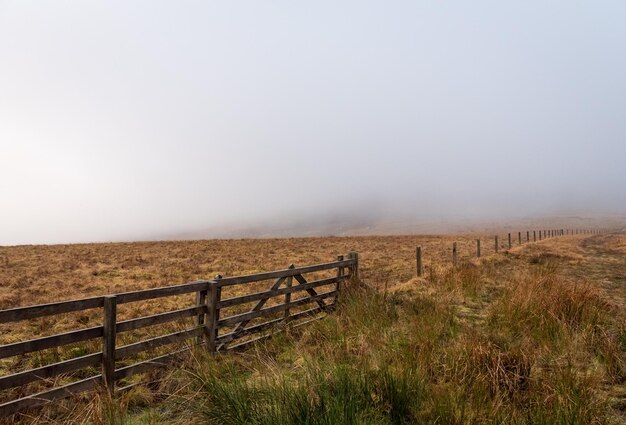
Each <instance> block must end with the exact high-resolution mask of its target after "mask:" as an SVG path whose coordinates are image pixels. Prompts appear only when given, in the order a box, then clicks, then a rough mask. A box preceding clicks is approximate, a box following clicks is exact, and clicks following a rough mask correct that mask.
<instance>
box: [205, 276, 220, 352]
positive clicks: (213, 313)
mask: <svg viewBox="0 0 626 425" xmlns="http://www.w3.org/2000/svg"><path fill="white" fill-rule="evenodd" d="M217 277H219V278H221V276H217ZM218 280H220V279H217V280H215V281H212V282H211V283H210V284H209V294H208V297H207V326H206V328H205V329H206V345H207V350H208V351H209V353H211V354H213V353H215V352H216V348H217V346H216V345H215V339H216V338H217V331H218V328H217V320H218V315H217V312H218V311H219V308H218V303H219V302H220V299H219V297H220V295H221V294H220V293H219V292H218V291H217V290H218V287H217V285H218V283H217V281H218Z"/></svg>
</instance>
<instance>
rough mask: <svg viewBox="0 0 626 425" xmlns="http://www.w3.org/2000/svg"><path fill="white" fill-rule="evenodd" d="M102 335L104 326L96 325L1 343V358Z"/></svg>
mask: <svg viewBox="0 0 626 425" xmlns="http://www.w3.org/2000/svg"><path fill="white" fill-rule="evenodd" d="M101 336H102V326H96V327H93V328H87V329H81V330H78V331H71V332H66V333H62V334H57V335H52V336H46V337H43V338H37V339H31V340H29V341H23V342H16V343H13V344H7V345H1V346H0V359H3V358H5V357H11V356H17V355H19V354H26V353H32V352H33V351H40V350H45V349H46V348H52V347H60V346H63V345H67V344H72V343H75V342H81V341H87V340H89V339H94V338H100V337H101Z"/></svg>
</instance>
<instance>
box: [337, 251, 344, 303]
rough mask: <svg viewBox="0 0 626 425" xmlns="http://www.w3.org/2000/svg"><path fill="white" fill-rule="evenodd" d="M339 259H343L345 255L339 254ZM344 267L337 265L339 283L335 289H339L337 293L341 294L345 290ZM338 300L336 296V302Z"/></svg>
mask: <svg viewBox="0 0 626 425" xmlns="http://www.w3.org/2000/svg"><path fill="white" fill-rule="evenodd" d="M337 261H343V255H339V256H338V257H337ZM343 271H344V268H343V267H337V279H336V280H337V283H336V285H335V289H336V290H337V294H338V295H340V294H341V292H342V291H343V285H342V283H343ZM336 302H337V297H335V303H336Z"/></svg>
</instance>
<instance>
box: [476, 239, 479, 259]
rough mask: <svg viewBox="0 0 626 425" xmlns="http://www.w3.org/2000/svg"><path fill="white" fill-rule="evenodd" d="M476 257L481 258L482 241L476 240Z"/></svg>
mask: <svg viewBox="0 0 626 425" xmlns="http://www.w3.org/2000/svg"><path fill="white" fill-rule="evenodd" d="M476 256H477V257H478V258H480V239H476Z"/></svg>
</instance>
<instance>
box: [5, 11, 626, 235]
mask: <svg viewBox="0 0 626 425" xmlns="http://www.w3.org/2000/svg"><path fill="white" fill-rule="evenodd" d="M625 17H626V3H623V2H618V1H603V2H594V3H571V2H565V1H556V2H550V3H547V4H546V3H544V2H538V1H533V2H524V3H523V4H510V3H506V4H505V3H500V2H492V1H477V2H472V3H471V4H465V3H451V2H396V3H393V4H389V3H383V2H342V3H341V4H336V3H334V2H332V3H331V2H315V3H312V4H296V3H290V2H284V1H273V2H264V3H258V2H246V3H232V2H228V3H223V2H220V3H218V2H207V3H201V2H176V3H168V2H147V1H137V2H132V3H128V2H121V1H108V2H78V1H66V2H54V3H47V2H37V1H23V2H17V1H3V0H0V76H1V77H2V78H0V199H1V201H2V204H1V208H0V245H9V244H10V245H12V244H26V243H57V242H87V241H118V240H136V239H143V240H145V239H155V238H163V237H168V236H169V237H177V235H185V234H199V235H200V234H202V232H205V231H211V229H213V231H216V230H215V229H219V228H220V227H223V228H224V229H225V231H226V230H227V231H232V232H233V234H236V233H237V231H238V230H237V229H240V232H244V231H245V229H250V228H255V229H258V228H259V227H263V226H267V229H268V231H272V229H274V230H273V231H275V232H280V230H281V226H283V227H284V229H283V230H285V231H286V230H289V229H292V230H291V231H293V232H296V233H297V231H298V228H300V229H302V230H303V232H304V231H305V230H306V229H307V228H308V227H307V226H309V223H312V224H311V225H313V224H316V223H317V225H319V226H330V224H328V223H331V224H332V223H333V222H334V223H335V226H342V225H345V226H352V225H354V226H356V225H358V224H360V223H362V222H365V221H367V220H373V221H376V220H378V221H379V222H383V221H384V222H393V221H394V220H396V221H401V220H407V219H412V218H414V219H415V221H416V222H418V223H419V221H420V220H422V221H427V220H432V219H438V220H441V221H442V222H445V221H449V222H451V223H452V222H453V221H454V220H457V223H459V225H461V224H462V223H464V222H467V223H469V222H482V221H489V220H494V221H498V222H502V221H504V220H506V219H507V218H510V219H511V220H525V219H527V218H533V217H535V218H537V219H540V218H541V217H544V218H546V217H548V218H549V217H554V216H562V215H568V214H582V215H585V216H588V217H593V216H598V217H606V216H607V215H619V216H622V217H623V216H624V215H625V214H626V190H624V189H623V187H622V186H623V184H624V182H626V167H624V165H623V163H624V158H626V120H624V113H625V112H626V79H625V77H624V76H625V75H626V55H625V54H624V52H626V26H624V25H623V22H624V18H625ZM333 220H334V221H333ZM351 221H352V222H351ZM344 222H345V223H344ZM282 223H284V225H283V224H282ZM299 223H300V224H299ZM299 226H300V227H299ZM309 227H310V226H309Z"/></svg>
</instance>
